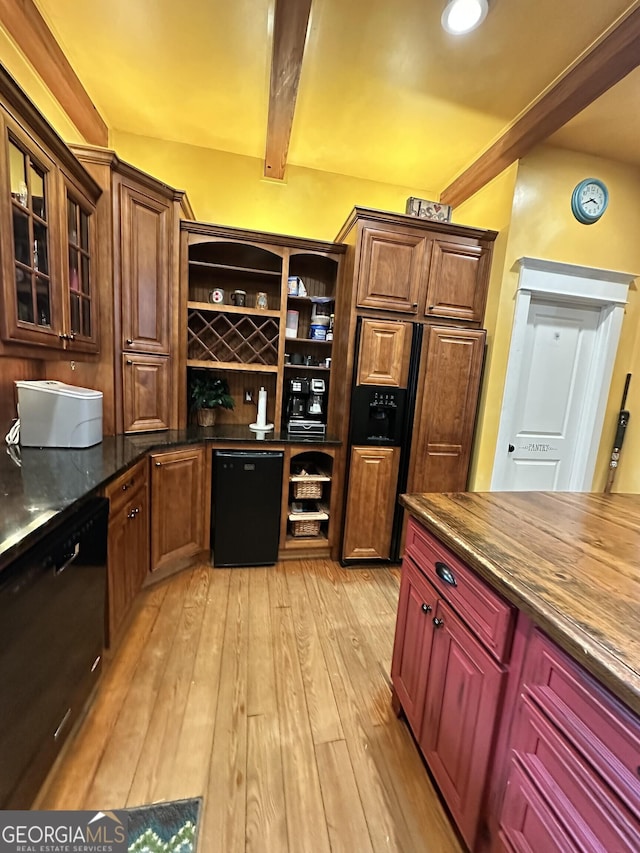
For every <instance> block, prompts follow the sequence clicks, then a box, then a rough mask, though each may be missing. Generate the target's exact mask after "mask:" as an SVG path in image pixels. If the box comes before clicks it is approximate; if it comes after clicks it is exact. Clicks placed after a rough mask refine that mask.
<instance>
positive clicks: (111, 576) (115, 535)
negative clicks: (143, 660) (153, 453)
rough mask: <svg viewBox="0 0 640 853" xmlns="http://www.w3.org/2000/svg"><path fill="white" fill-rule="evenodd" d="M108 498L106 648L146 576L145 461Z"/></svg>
mask: <svg viewBox="0 0 640 853" xmlns="http://www.w3.org/2000/svg"><path fill="white" fill-rule="evenodd" d="M105 496H106V497H108V498H109V502H110V512H109V550H108V564H107V645H108V646H110V647H113V646H114V644H115V643H116V642H117V639H118V635H119V632H120V630H121V628H122V626H123V625H124V624H125V621H126V617H127V616H128V614H129V612H130V610H131V606H132V604H133V602H134V600H135V598H136V596H137V594H138V592H139V591H140V589H141V587H142V584H143V583H144V581H145V578H146V577H147V575H148V573H149V495H148V481H147V460H146V459H144V460H142V461H141V462H138V463H137V464H136V465H134V466H133V467H132V468H130V469H129V471H126V472H125V473H124V474H122V475H121V476H120V477H118V479H116V480H114V482H113V483H111V484H109V486H107V488H106V489H105Z"/></svg>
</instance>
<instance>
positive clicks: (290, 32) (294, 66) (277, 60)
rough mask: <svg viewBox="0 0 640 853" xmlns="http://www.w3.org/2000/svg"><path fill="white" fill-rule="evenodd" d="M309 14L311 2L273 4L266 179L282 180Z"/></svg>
mask: <svg viewBox="0 0 640 853" xmlns="http://www.w3.org/2000/svg"><path fill="white" fill-rule="evenodd" d="M310 12H311V0H276V5H275V12H274V19H273V53H272V57H271V82H270V85H269V118H268V122H267V144H266V150H265V155H264V174H265V177H267V178H276V179H278V180H282V179H283V178H284V170H285V166H286V164H287V154H288V152H289V140H290V138H291V128H292V126H293V115H294V112H295V108H296V97H297V95H298V83H299V82H300V71H301V69H302V57H303V55H304V46H305V42H306V38H307V28H308V26H309V14H310Z"/></svg>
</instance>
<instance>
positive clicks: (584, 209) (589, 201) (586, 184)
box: [571, 178, 609, 225]
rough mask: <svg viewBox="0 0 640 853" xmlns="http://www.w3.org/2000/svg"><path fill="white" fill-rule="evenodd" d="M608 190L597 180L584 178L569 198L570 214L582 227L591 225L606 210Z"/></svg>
mask: <svg viewBox="0 0 640 853" xmlns="http://www.w3.org/2000/svg"><path fill="white" fill-rule="evenodd" d="M608 204H609V190H608V189H607V188H606V186H605V185H604V184H603V183H602V181H599V180H598V178H585V179H584V181H580V183H579V184H578V185H577V186H576V188H575V189H574V191H573V195H572V196H571V212H572V213H573V215H574V216H575V218H576V219H577V220H578V222H582V223H583V224H584V225H593V223H594V222H597V221H598V219H600V217H601V216H602V214H603V213H604V212H605V210H606V209H607V205H608Z"/></svg>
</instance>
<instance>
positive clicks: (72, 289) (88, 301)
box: [62, 174, 99, 352]
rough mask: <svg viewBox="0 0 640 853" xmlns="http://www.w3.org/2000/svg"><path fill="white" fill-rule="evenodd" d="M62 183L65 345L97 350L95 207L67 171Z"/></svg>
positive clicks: (81, 349)
mask: <svg viewBox="0 0 640 853" xmlns="http://www.w3.org/2000/svg"><path fill="white" fill-rule="evenodd" d="M62 186H63V196H64V204H65V211H64V214H65V222H66V228H65V229H64V231H63V233H64V234H65V242H66V245H65V251H64V252H63V259H62V260H63V264H62V278H63V282H64V287H63V293H64V309H65V315H66V319H65V324H64V325H65V329H66V330H67V332H68V335H69V340H68V341H67V344H66V345H67V348H68V349H69V350H72V351H73V352H97V351H98V349H99V305H98V283H97V269H96V265H97V255H98V252H97V240H96V235H95V227H96V226H95V207H94V206H93V205H92V204H91V203H90V202H89V200H88V199H86V198H85V197H84V195H83V194H82V193H81V192H80V190H79V189H78V188H77V187H76V186H75V184H74V183H73V182H72V181H71V180H70V179H69V178H67V177H66V175H64V174H63V176H62Z"/></svg>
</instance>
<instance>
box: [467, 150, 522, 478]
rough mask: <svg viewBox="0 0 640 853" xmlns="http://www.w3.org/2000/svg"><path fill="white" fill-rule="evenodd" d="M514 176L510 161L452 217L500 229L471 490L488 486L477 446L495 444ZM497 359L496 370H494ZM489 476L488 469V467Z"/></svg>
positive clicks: (488, 309) (515, 167) (487, 320)
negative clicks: (498, 336) (498, 330)
mask: <svg viewBox="0 0 640 853" xmlns="http://www.w3.org/2000/svg"><path fill="white" fill-rule="evenodd" d="M517 176H518V164H517V163H513V165H511V166H510V167H509V168H508V169H505V171H504V172H502V174H500V175H498V177H497V178H494V180H493V181H491V182H490V183H489V184H487V186H486V187H483V188H482V189H481V190H480V191H479V192H477V193H476V194H475V195H474V196H472V198H470V199H469V200H468V201H466V202H465V203H464V204H461V205H460V206H459V207H457V208H456V209H455V211H454V213H453V217H452V218H453V220H454V222H461V223H464V224H465V225H474V226H476V227H478V228H491V229H493V230H494V231H498V232H499V233H498V237H497V238H496V242H495V244H494V248H493V262H492V265H491V279H490V282H489V293H488V295H487V307H486V310H485V320H484V326H485V329H486V330H487V353H486V358H485V365H484V375H483V383H482V393H481V396H480V404H479V409H478V423H477V428H476V438H475V448H476V449H475V452H474V455H473V458H472V460H471V471H470V476H469V488H470V489H472V490H474V491H479V490H481V489H485V488H488V485H485V479H486V478H485V476H484V475H485V472H484V468H483V467H479V466H484V464H485V456H486V453H481V452H480V449H481V448H485V447H490V446H491V444H492V443H493V445H494V446H495V437H496V435H497V431H498V422H499V414H500V411H499V406H496V405H495V399H496V397H498V398H501V397H502V386H500V385H499V382H500V365H501V364H502V360H503V359H504V355H503V352H502V350H503V347H502V346H501V340H498V342H497V346H496V325H497V321H498V309H499V307H500V297H501V293H502V280H503V275H504V267H505V260H506V255H507V247H508V243H509V234H510V230H511V215H512V207H513V196H514V191H515V186H516V179H517ZM496 359H497V369H494V362H495V361H496ZM490 476H491V469H489V477H490Z"/></svg>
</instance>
